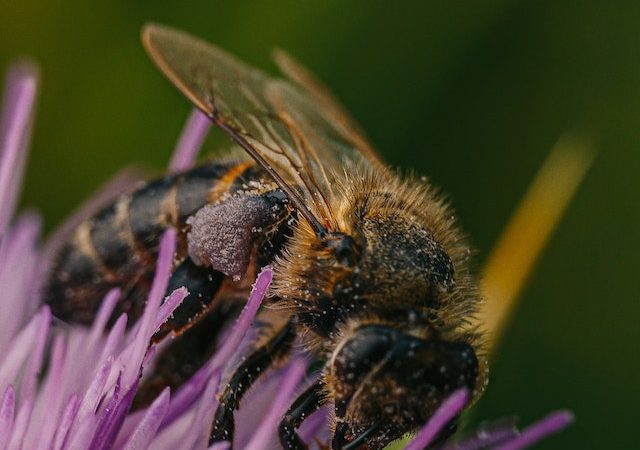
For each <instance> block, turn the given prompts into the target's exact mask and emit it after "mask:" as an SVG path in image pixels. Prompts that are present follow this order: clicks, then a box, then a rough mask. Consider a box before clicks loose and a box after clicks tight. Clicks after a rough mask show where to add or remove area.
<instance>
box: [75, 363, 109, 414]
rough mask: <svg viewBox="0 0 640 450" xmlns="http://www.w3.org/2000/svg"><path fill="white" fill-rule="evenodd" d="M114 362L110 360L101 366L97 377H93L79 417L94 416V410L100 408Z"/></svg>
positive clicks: (81, 405)
mask: <svg viewBox="0 0 640 450" xmlns="http://www.w3.org/2000/svg"><path fill="white" fill-rule="evenodd" d="M112 365H113V363H112V362H111V361H110V360H108V361H105V363H104V364H103V365H102V367H100V369H99V370H98V372H97V373H96V375H95V377H94V378H93V380H92V382H91V384H90V385H89V388H88V389H87V390H86V392H85V394H84V398H83V399H82V402H81V403H80V409H79V411H78V419H80V420H84V418H85V417H87V416H93V414H94V412H95V411H96V409H97V408H98V404H99V403H100V399H101V398H102V393H103V392H104V386H105V385H106V383H107V379H108V377H109V373H110V372H111V366H112Z"/></svg>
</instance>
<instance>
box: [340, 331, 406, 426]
mask: <svg viewBox="0 0 640 450" xmlns="http://www.w3.org/2000/svg"><path fill="white" fill-rule="evenodd" d="M389 331H390V330H389V329H388V328H386V327H382V326H366V327H363V328H360V329H359V330H357V331H356V333H355V334H354V335H353V336H352V337H350V338H348V340H347V341H346V342H345V343H344V344H343V345H342V346H341V347H339V349H338V350H337V354H336V355H335V357H334V358H333V360H332V364H331V372H332V375H333V379H334V380H335V383H336V391H337V392H339V393H340V395H338V396H337V397H336V405H335V406H336V414H337V415H338V417H341V416H343V415H344V413H345V411H346V407H347V403H348V401H350V400H351V398H352V394H353V393H354V392H355V390H356V389H357V387H358V385H359V384H360V382H361V381H362V380H363V379H364V378H365V377H366V376H367V375H368V374H369V373H370V372H371V371H372V370H373V369H374V367H375V366H376V365H377V364H379V363H380V362H381V361H382V360H384V359H385V358H386V357H387V355H388V354H389V352H390V351H391V347H392V346H393V337H392V336H391V335H390V332H389Z"/></svg>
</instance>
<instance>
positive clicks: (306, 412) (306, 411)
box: [278, 381, 326, 450]
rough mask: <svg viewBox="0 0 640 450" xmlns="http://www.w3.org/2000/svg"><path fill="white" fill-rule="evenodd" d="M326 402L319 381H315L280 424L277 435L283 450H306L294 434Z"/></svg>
mask: <svg viewBox="0 0 640 450" xmlns="http://www.w3.org/2000/svg"><path fill="white" fill-rule="evenodd" d="M325 402H326V396H325V395H324V391H323V384H322V382H321V381H316V382H315V383H313V384H312V385H311V386H309V388H307V390H305V391H304V392H303V393H302V394H300V396H299V397H298V398H297V399H296V401H295V402H293V404H292V405H291V407H290V408H289V411H287V414H286V415H285V416H284V418H283V419H282V422H280V427H279V428H278V434H279V436H280V444H282V447H283V448H284V450H307V448H308V447H307V444H305V443H304V442H303V441H302V439H300V437H299V436H298V433H296V428H298V427H299V426H300V425H301V424H302V422H304V420H305V419H306V418H307V417H309V416H310V415H311V414H312V413H313V412H315V411H317V410H318V408H320V407H321V406H322V405H323V404H324V403H325Z"/></svg>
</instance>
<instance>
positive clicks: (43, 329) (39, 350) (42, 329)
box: [20, 305, 51, 401]
mask: <svg viewBox="0 0 640 450" xmlns="http://www.w3.org/2000/svg"><path fill="white" fill-rule="evenodd" d="M50 328H51V310H50V309H49V306H47V305H45V306H43V307H42V310H41V312H40V326H39V327H38V333H37V335H36V338H35V342H34V345H33V347H32V348H31V355H30V358H29V362H28V367H27V370H26V372H25V373H24V374H23V375H22V383H23V384H22V385H21V386H20V400H21V401H26V400H28V401H33V400H34V399H35V393H36V385H37V383H38V376H39V375H40V371H41V370H42V361H43V358H44V349H45V345H46V343H47V338H48V337H49V330H50Z"/></svg>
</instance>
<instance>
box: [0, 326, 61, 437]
mask: <svg viewBox="0 0 640 450" xmlns="http://www.w3.org/2000/svg"><path fill="white" fill-rule="evenodd" d="M66 350H67V348H66V342H65V339H64V337H63V336H62V335H56V336H54V337H53V342H52V344H51V356H50V357H49V367H48V369H47V374H46V376H45V378H44V380H43V386H42V388H41V390H40V392H39V396H38V399H37V400H36V405H35V407H34V417H33V419H32V420H33V421H35V423H42V424H43V425H42V429H41V431H40V437H39V440H38V441H37V442H38V444H37V445H36V444H35V443H34V444H33V445H32V447H35V448H46V447H47V446H48V445H49V443H50V442H52V441H53V439H54V436H55V434H56V429H57V428H58V427H59V426H60V425H59V423H58V422H59V421H58V420H51V419H50V418H51V417H57V418H58V417H59V416H60V410H61V409H62V407H63V406H64V405H63V404H62V400H63V395H64V392H63V389H62V388H61V387H62V386H63V385H64V379H63V378H62V370H63V364H64V362H65V355H66ZM59 418H60V420H62V417H59ZM27 444H30V442H27ZM0 448H2V447H1V446H0Z"/></svg>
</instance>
